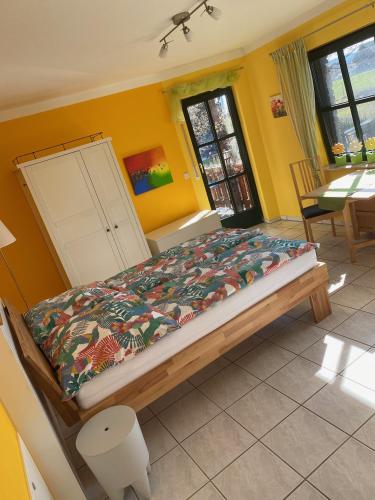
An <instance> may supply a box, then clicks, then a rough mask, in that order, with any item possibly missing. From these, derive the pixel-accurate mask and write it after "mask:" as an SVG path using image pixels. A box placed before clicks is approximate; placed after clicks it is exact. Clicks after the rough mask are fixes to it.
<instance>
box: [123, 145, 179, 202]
mask: <svg viewBox="0 0 375 500" xmlns="http://www.w3.org/2000/svg"><path fill="white" fill-rule="evenodd" d="M124 164H125V167H126V170H127V171H128V173H129V176H130V179H131V181H132V184H133V189H134V193H135V194H142V193H146V191H150V190H151V189H155V188H157V187H160V186H164V185H165V184H170V183H171V182H173V179H172V174H171V171H170V169H169V166H168V163H167V161H166V159H165V154H164V150H163V148H162V147H161V146H159V147H157V148H153V149H149V150H148V151H144V152H143V153H138V154H136V155H132V156H128V157H127V158H124Z"/></svg>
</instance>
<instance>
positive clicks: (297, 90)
mask: <svg viewBox="0 0 375 500" xmlns="http://www.w3.org/2000/svg"><path fill="white" fill-rule="evenodd" d="M272 59H273V61H274V63H275V64H276V68H277V74H278V77H279V81H280V85H281V91H282V94H283V97H284V99H285V105H286V109H287V112H288V114H289V116H290V118H291V120H292V123H293V127H294V130H295V132H296V134H297V137H298V140H299V142H300V144H301V147H302V149H303V151H304V154H305V155H306V157H307V158H312V159H313V160H314V161H313V162H312V174H313V177H314V182H315V184H316V186H317V187H319V186H320V185H321V182H320V177H319V165H318V160H317V153H318V146H317V137H316V119H315V95H314V84H313V79H312V75H311V70H310V65H309V60H308V57H307V52H306V47H305V44H304V41H303V40H297V41H295V42H293V43H291V44H290V45H286V46H285V47H282V48H281V49H278V50H276V51H275V52H273V53H272Z"/></svg>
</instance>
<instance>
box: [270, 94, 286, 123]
mask: <svg viewBox="0 0 375 500" xmlns="http://www.w3.org/2000/svg"><path fill="white" fill-rule="evenodd" d="M270 103H271V111H272V115H273V117H274V118H281V117H282V116H286V115H287V112H286V108H285V102H284V98H283V96H282V95H281V94H276V95H271V97H270Z"/></svg>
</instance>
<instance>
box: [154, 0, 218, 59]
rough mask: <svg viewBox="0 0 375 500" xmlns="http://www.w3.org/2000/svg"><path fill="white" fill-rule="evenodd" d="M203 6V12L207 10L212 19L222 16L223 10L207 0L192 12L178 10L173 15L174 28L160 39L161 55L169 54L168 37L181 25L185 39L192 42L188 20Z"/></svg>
mask: <svg viewBox="0 0 375 500" xmlns="http://www.w3.org/2000/svg"><path fill="white" fill-rule="evenodd" d="M201 7H204V9H203V12H202V14H204V13H205V12H207V14H208V15H209V16H210V17H212V19H215V20H218V19H219V17H220V16H221V10H220V9H218V8H217V7H214V6H213V5H207V0H204V1H203V2H200V3H199V4H198V5H197V6H196V7H195V8H194V9H193V10H192V11H191V12H189V11H184V12H178V13H177V14H175V15H174V16H172V22H173V24H174V26H173V28H172V29H171V30H170V31H168V33H167V34H166V35H164V36H163V38H161V39H160V40H159V42H160V43H161V44H162V46H161V48H160V52H159V57H161V58H164V57H166V56H167V54H168V44H169V43H170V42H171V41H168V40H167V38H168V37H169V36H170V35H171V34H172V33H173V32H174V31H175V30H176V29H177V28H179V27H181V31H182V33H183V34H184V37H185V40H186V41H187V42H191V41H192V38H193V36H192V35H193V34H192V31H191V29H190V28H189V27H188V26H186V23H187V21H189V20H190V18H191V16H192V15H193V14H194V13H195V12H197V11H198V10H199V9H200V8H201Z"/></svg>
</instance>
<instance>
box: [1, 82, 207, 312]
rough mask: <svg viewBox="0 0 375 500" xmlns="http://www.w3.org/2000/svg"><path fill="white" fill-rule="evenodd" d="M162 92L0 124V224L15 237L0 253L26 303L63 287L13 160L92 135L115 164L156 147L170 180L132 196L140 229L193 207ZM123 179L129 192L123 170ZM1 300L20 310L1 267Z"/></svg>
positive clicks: (153, 89) (155, 88) (145, 91)
mask: <svg viewBox="0 0 375 500" xmlns="http://www.w3.org/2000/svg"><path fill="white" fill-rule="evenodd" d="M161 90H162V89H161V85H160V84H157V85H149V86H147V87H141V88H138V89H134V90H130V91H128V92H122V93H119V94H114V95H111V96H107V97H103V98H100V99H95V100H91V101H87V102H83V103H79V104H75V105H72V106H67V107H64V108H59V109H56V110H52V111H47V112H44V113H39V114H36V115H33V116H27V117H24V118H19V119H17V120H11V121H7V122H4V123H0V138H1V139H0V141H1V145H0V219H1V220H3V222H4V223H5V224H6V225H7V226H8V227H9V229H10V230H11V231H12V233H13V234H14V235H15V236H16V238H17V241H16V242H15V243H13V244H12V245H10V246H9V247H6V248H4V249H3V251H4V254H5V256H6V257H7V260H8V261H9V263H10V265H11V267H12V269H13V271H14V273H15V275H16V278H17V280H18V282H19V284H20V285H21V287H22V290H23V292H24V294H25V296H26V299H27V301H28V302H29V304H33V303H35V302H36V301H38V300H41V299H43V298H46V297H48V296H52V295H56V294H57V293H59V292H61V291H62V290H63V289H64V286H63V283H62V281H61V279H60V277H59V275H58V272H57V269H56V266H55V264H54V262H53V260H52V258H51V256H50V254H49V252H48V249H47V247H46V244H45V243H44V240H43V238H42V236H41V233H40V230H39V228H38V226H37V224H36V222H35V220H34V218H33V215H32V213H31V211H30V209H29V207H28V205H27V202H26V201H25V198H24V195H23V193H22V191H21V188H20V187H19V185H18V181H17V180H16V176H15V174H14V173H13V172H12V170H13V169H14V167H13V165H12V160H13V158H14V157H15V156H16V155H19V154H21V153H26V152H29V151H32V150H34V149H40V148H43V147H47V146H51V145H53V144H56V143H61V142H63V141H67V140H70V139H72V138H75V137H81V136H84V135H87V134H90V133H93V132H96V131H103V133H104V136H111V137H112V138H113V146H114V148H115V151H116V153H117V155H118V159H119V162H120V164H121V166H122V159H123V158H124V157H125V156H127V155H131V154H133V153H137V152H141V151H144V150H147V149H149V148H152V147H154V146H158V145H162V146H163V147H164V151H165V154H166V157H167V160H168V162H169V165H170V167H171V170H172V175H173V181H174V182H173V183H172V184H168V185H166V186H163V187H161V188H158V189H155V190H153V191H149V192H148V193H144V194H142V195H139V196H133V201H134V204H135V207H136V210H137V213H138V216H139V218H140V221H141V224H142V226H143V229H144V231H145V232H147V231H150V230H152V229H154V228H156V227H158V226H161V225H163V224H166V223H168V222H170V221H172V220H173V219H177V218H179V217H182V216H184V215H187V214H188V213H191V212H193V211H194V210H197V209H198V203H197V200H196V197H195V194H194V189H193V186H192V182H191V180H184V177H183V172H184V171H185V170H186V169H187V165H186V163H185V160H184V156H183V152H182V149H181V146H180V143H179V141H178V137H177V132H176V129H175V126H174V125H173V124H172V123H171V121H170V118H169V111H168V107H167V103H166V99H165V96H164V95H163V94H162V91H161ZM122 168H123V166H122ZM123 170H124V169H123ZM124 176H125V179H126V182H127V184H128V186H129V191H130V193H131V194H133V190H132V188H131V186H130V181H129V178H128V176H127V174H125V172H124ZM0 295H2V296H5V297H8V298H9V299H10V300H12V301H13V302H14V303H15V305H16V306H18V307H19V308H22V309H23V304H22V302H21V300H20V298H19V297H18V294H17V291H16V289H15V287H14V285H13V284H12V281H11V278H10V276H9V274H8V273H7V270H6V268H5V267H4V266H3V265H1V266H0Z"/></svg>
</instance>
